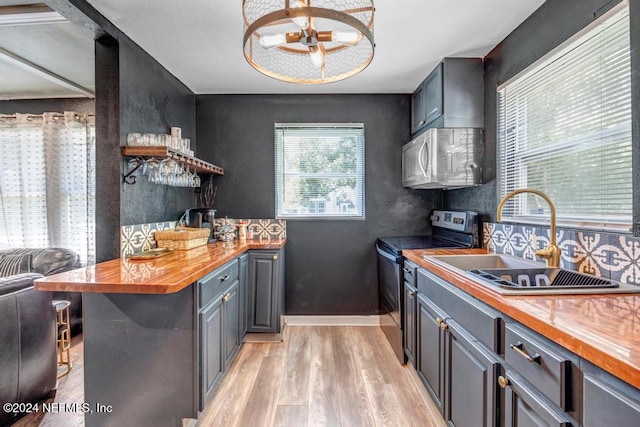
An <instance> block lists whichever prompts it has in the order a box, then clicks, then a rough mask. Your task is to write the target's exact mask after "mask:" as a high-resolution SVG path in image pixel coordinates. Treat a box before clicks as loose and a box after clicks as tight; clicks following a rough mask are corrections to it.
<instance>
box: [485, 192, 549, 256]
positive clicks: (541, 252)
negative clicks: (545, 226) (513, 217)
mask: <svg viewBox="0 0 640 427" xmlns="http://www.w3.org/2000/svg"><path fill="white" fill-rule="evenodd" d="M521 193H531V194H535V195H536V196H540V197H542V198H543V199H544V200H545V202H547V204H548V205H549V209H550V210H551V230H550V232H551V244H550V245H549V246H547V247H546V248H544V249H538V250H537V251H536V252H535V254H536V255H537V256H539V257H540V258H544V259H545V261H546V262H547V266H548V267H560V255H562V252H561V251H560V248H559V247H558V246H557V245H556V207H555V205H554V204H553V202H552V201H551V199H550V198H549V196H547V195H546V194H545V193H543V192H542V191H540V190H534V189H531V188H520V189H518V190H514V191H512V192H511V193H509V194H507V195H506V196H504V197H503V198H502V200H500V203H499V204H498V218H497V219H498V222H500V221H502V209H503V208H504V205H505V203H507V200H509V199H510V198H512V197H513V196H516V195H518V194H521Z"/></svg>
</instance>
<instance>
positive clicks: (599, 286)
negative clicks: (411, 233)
mask: <svg viewBox="0 0 640 427" xmlns="http://www.w3.org/2000/svg"><path fill="white" fill-rule="evenodd" d="M426 257H427V256H425V258H426ZM428 258H429V259H431V260H435V261H437V262H439V263H443V264H445V265H447V266H449V267H453V268H455V269H458V270H460V271H462V272H463V273H465V274H467V275H468V276H471V277H473V278H474V279H477V283H479V284H482V285H484V286H486V287H487V288H489V289H491V290H493V291H495V292H498V293H500V294H507V295H550V294H553V295H558V294H610V293H636V292H640V286H633V285H628V284H625V283H619V282H616V281H613V280H609V279H606V278H601V277H596V276H591V275H588V274H582V273H578V272H576V271H573V270H567V269H564V268H550V267H546V266H545V265H544V264H542V263H538V262H535V261H530V260H525V259H522V258H516V257H513V256H510V255H497V254H488V255H433V256H429V257H428Z"/></svg>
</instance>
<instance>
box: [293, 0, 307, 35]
mask: <svg viewBox="0 0 640 427" xmlns="http://www.w3.org/2000/svg"><path fill="white" fill-rule="evenodd" d="M289 7H290V8H291V9H296V8H301V7H307V3H306V2H305V1H304V0H294V1H292V2H291V3H290V4H289ZM291 20H292V21H293V23H294V24H296V25H297V26H298V27H300V29H301V30H306V29H307V28H309V17H308V16H299V17H297V18H292V19H291Z"/></svg>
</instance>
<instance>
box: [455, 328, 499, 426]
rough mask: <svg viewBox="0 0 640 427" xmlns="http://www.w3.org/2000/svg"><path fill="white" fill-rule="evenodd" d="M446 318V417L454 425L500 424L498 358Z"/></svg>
mask: <svg viewBox="0 0 640 427" xmlns="http://www.w3.org/2000/svg"><path fill="white" fill-rule="evenodd" d="M445 322H446V323H443V324H444V325H445V326H446V327H445V331H446V332H447V334H446V346H445V347H446V362H445V375H446V378H445V390H446V398H445V411H444V418H445V420H446V421H447V422H448V423H449V425H450V426H455V427H476V426H477V427H489V426H499V425H500V416H499V411H498V408H499V406H500V405H499V404H498V402H499V399H500V389H499V387H498V383H497V380H498V376H499V375H500V369H501V368H500V361H499V359H498V358H497V356H495V355H493V354H492V353H491V352H489V351H488V350H487V349H486V348H485V347H484V346H483V345H482V344H480V343H478V342H477V340H476V339H475V338H474V337H473V336H471V335H470V334H469V333H467V332H466V331H465V330H464V329H463V328H462V327H461V326H460V325H458V324H457V323H456V322H455V321H454V320H451V319H447V320H446V321H445Z"/></svg>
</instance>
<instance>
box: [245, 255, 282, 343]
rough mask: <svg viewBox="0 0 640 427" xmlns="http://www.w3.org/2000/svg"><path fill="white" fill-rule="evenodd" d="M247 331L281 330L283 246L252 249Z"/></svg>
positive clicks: (268, 331)
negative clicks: (280, 247) (273, 248)
mask: <svg viewBox="0 0 640 427" xmlns="http://www.w3.org/2000/svg"><path fill="white" fill-rule="evenodd" d="M247 288H248V298H249V304H248V306H249V313H248V325H247V332H252V333H256V332H263V333H276V334H277V333H280V332H281V323H282V322H281V318H282V316H283V315H284V248H282V249H279V250H253V251H249V275H248V287H247Z"/></svg>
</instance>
